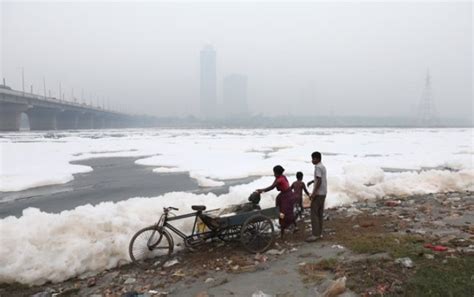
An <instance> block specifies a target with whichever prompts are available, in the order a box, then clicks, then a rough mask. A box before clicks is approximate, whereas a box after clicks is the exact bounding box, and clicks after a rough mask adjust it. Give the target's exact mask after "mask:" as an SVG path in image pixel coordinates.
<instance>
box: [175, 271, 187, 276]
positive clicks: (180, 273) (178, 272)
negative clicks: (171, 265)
mask: <svg viewBox="0 0 474 297" xmlns="http://www.w3.org/2000/svg"><path fill="white" fill-rule="evenodd" d="M172 276H177V277H184V276H186V274H184V273H183V272H182V271H181V270H178V271H176V272H175V273H173V274H172Z"/></svg>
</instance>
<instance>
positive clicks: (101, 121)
mask: <svg viewBox="0 0 474 297" xmlns="http://www.w3.org/2000/svg"><path fill="white" fill-rule="evenodd" d="M103 128H105V118H104V116H101V115H96V116H95V117H94V129H103Z"/></svg>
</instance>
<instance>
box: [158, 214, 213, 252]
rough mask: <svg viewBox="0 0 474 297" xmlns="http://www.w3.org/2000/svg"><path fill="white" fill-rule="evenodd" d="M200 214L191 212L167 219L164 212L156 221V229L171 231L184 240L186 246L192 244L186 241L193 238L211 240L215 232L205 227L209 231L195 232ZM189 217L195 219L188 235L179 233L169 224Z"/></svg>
mask: <svg viewBox="0 0 474 297" xmlns="http://www.w3.org/2000/svg"><path fill="white" fill-rule="evenodd" d="M201 214H202V211H197V212H192V213H188V214H184V215H179V216H175V217H168V212H167V211H165V213H163V214H162V215H161V217H160V220H159V221H158V223H157V224H156V225H157V227H158V228H167V229H169V230H171V231H173V233H175V234H176V235H178V236H179V237H181V238H182V239H183V240H184V242H185V244H186V245H187V244H191V245H192V244H193V243H192V242H188V241H189V240H191V239H193V238H195V237H198V238H200V239H202V240H205V239H208V238H211V237H213V236H215V234H216V231H213V230H212V229H210V228H209V226H207V225H206V226H207V227H208V228H209V229H210V231H207V232H196V226H197V223H198V218H199V217H200V215H201ZM191 217H195V218H194V223H193V230H192V231H191V234H190V235H186V234H185V233H183V232H181V231H180V230H179V229H178V228H176V227H175V226H173V225H171V224H170V223H169V222H171V221H177V220H181V219H186V218H191ZM201 221H202V220H201ZM203 223H204V222H203ZM201 237H202V238H201Z"/></svg>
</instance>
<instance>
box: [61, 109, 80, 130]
mask: <svg viewBox="0 0 474 297" xmlns="http://www.w3.org/2000/svg"><path fill="white" fill-rule="evenodd" d="M78 121H79V113H78V112H77V111H72V110H64V111H62V112H60V113H58V115H57V117H56V124H57V128H58V129H59V130H71V129H77V128H78Z"/></svg>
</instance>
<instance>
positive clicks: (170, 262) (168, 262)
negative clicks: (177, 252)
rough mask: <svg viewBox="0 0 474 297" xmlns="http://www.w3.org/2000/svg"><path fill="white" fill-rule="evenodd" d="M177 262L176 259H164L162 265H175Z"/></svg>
mask: <svg viewBox="0 0 474 297" xmlns="http://www.w3.org/2000/svg"><path fill="white" fill-rule="evenodd" d="M178 263H179V261H178V260H177V259H173V260H169V261H166V262H165V264H163V267H166V268H168V267H171V266H173V265H176V264H178Z"/></svg>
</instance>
